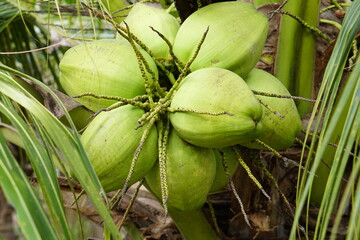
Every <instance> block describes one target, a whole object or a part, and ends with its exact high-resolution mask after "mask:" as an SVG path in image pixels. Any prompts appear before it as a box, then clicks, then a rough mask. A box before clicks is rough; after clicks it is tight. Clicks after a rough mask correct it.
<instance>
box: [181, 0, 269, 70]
mask: <svg viewBox="0 0 360 240" xmlns="http://www.w3.org/2000/svg"><path fill="white" fill-rule="evenodd" d="M207 27H209V32H208V34H207V36H206V38H205V41H204V43H203V45H202V46H201V49H200V52H199V54H198V56H197V57H196V59H195V61H194V62H193V63H192V65H191V67H190V68H191V70H193V71H194V70H197V69H201V68H205V67H219V68H225V69H228V70H231V71H233V72H235V73H237V74H239V75H240V76H242V77H244V76H246V74H248V72H249V71H250V70H251V69H252V68H253V67H254V66H255V64H256V63H257V62H258V60H259V58H260V55H261V52H262V50H263V48H264V45H265V41H266V37H267V33H268V29H269V24H268V20H267V18H266V17H265V15H263V14H262V13H259V12H257V11H256V9H255V8H254V6H253V5H252V4H250V3H247V2H238V1H234V2H220V3H213V4H210V5H207V6H205V7H203V8H200V9H199V10H197V11H196V12H194V13H193V14H191V15H190V16H189V17H188V18H187V19H186V20H185V21H184V23H183V24H182V25H181V27H180V29H179V31H178V33H177V35H176V38H175V42H174V53H175V55H176V56H177V57H178V58H179V59H180V60H181V61H183V62H188V61H189V60H190V59H191V58H192V57H193V55H194V52H195V50H196V48H197V46H198V44H199V42H200V39H201V38H202V36H203V34H204V32H205V30H206V29H207Z"/></svg>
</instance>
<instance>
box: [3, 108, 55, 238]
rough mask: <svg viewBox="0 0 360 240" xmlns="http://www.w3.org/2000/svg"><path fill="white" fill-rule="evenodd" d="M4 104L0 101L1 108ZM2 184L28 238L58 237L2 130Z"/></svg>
mask: <svg viewBox="0 0 360 240" xmlns="http://www.w3.org/2000/svg"><path fill="white" fill-rule="evenodd" d="M3 107H4V105H3V104H2V103H0V108H1V109H3ZM0 155H1V156H2V157H1V158H0V186H1V189H2V190H3V192H4V193H5V196H6V198H7V199H8V201H9V203H11V204H12V205H13V206H14V207H15V209H16V213H17V217H18V222H19V225H20V228H21V231H22V233H23V234H24V236H25V237H26V238H27V239H56V234H55V232H54V230H53V227H52V225H51V224H50V222H49V220H48V219H47V216H46V214H45V212H44V209H43V208H42V207H41V204H40V201H39V199H38V198H37V197H36V195H35V193H34V191H33V189H32V186H31V185H30V183H29V181H28V179H27V177H26V176H25V175H24V173H23V171H22V169H21V168H20V166H19V165H18V164H17V162H16V159H15V158H14V157H13V156H12V154H11V152H10V150H9V149H8V147H7V145H6V142H5V139H4V137H3V135H2V133H1V132H0Z"/></svg>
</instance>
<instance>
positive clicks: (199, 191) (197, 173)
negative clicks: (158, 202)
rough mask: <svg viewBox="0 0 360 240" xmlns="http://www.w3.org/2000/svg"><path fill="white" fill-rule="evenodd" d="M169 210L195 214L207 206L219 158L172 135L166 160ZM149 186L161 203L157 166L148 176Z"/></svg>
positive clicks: (210, 151) (212, 152) (174, 134)
mask: <svg viewBox="0 0 360 240" xmlns="http://www.w3.org/2000/svg"><path fill="white" fill-rule="evenodd" d="M166 173H167V186H168V191H169V192H168V193H169V195H168V202H167V206H168V208H169V209H174V210H178V211H193V210H195V209H200V208H201V206H202V205H203V204H204V203H205V202H206V199H207V195H208V193H209V190H210V187H211V185H212V183H213V181H214V177H215V174H216V158H215V153H214V151H213V150H212V149H207V148H200V147H196V146H194V145H191V144H189V143H187V142H185V141H184V140H182V139H181V138H180V137H179V136H178V135H177V134H176V132H175V131H171V132H170V136H169V142H168V146H167V160H166ZM145 180H146V183H147V186H148V187H149V188H150V191H151V192H152V193H154V195H155V196H156V197H157V198H159V199H161V185H160V170H159V164H158V163H156V164H155V165H154V168H153V169H152V170H151V171H150V172H149V173H148V174H147V175H146V176H145Z"/></svg>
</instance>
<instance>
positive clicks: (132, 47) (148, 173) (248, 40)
mask: <svg viewBox="0 0 360 240" xmlns="http://www.w3.org/2000/svg"><path fill="white" fill-rule="evenodd" d="M115 27H116V29H117V31H118V33H119V36H118V37H117V38H116V39H112V40H95V41H92V42H86V43H83V44H80V45H77V46H75V47H73V48H71V49H69V50H68V51H67V52H66V54H65V55H64V57H63V59H62V60H61V62H60V83H61V85H62V87H63V89H64V90H65V91H66V93H67V94H68V95H70V96H73V97H76V98H77V100H78V101H79V102H81V103H82V104H83V105H84V106H85V107H87V108H89V109H91V110H92V111H94V115H93V116H94V117H93V120H92V122H90V124H89V125H88V126H87V128H86V129H85V131H84V132H83V134H82V137H81V140H82V143H83V145H84V147H85V150H86V152H87V155H88V157H89V159H90V162H91V164H92V166H93V168H94V170H95V171H96V173H97V175H98V177H99V179H100V181H101V183H102V185H103V187H104V189H105V191H112V190H116V189H122V190H123V192H124V191H126V189H127V187H129V186H130V185H131V184H133V183H134V182H136V181H139V180H141V179H145V185H146V186H147V187H148V188H149V189H150V191H151V192H153V193H154V194H155V196H157V197H158V198H159V199H161V201H162V203H163V204H164V207H166V208H169V209H170V210H175V211H194V210H196V209H200V208H201V206H202V205H203V204H204V202H205V201H206V198H207V195H208V194H209V193H214V192H218V191H221V190H222V189H223V188H224V187H226V185H227V184H228V180H229V179H230V178H231V176H232V175H233V174H234V172H235V171H236V169H237V167H238V165H239V160H240V158H241V157H239V154H235V153H234V151H233V150H234V148H235V147H236V148H237V147H239V146H242V147H247V148H254V149H275V150H279V149H285V148H288V147H289V146H291V144H292V143H293V141H294V139H295V137H296V135H297V134H298V133H299V131H300V129H301V121H300V117H299V114H298V112H297V109H296V106H295V104H294V101H293V100H292V99H282V98H276V97H273V96H274V95H279V96H280V95H282V96H284V95H287V96H290V94H289V92H288V91H287V90H286V88H285V87H284V86H283V85H282V84H281V82H280V81H279V80H277V79H276V78H275V77H274V76H272V75H271V74H268V73H266V72H264V71H262V70H259V69H254V67H255V64H256V63H257V62H258V60H259V58H260V56H261V52H262V50H263V47H264V44H265V40H266V37H267V32H268V21H267V18H266V17H265V16H264V15H263V14H261V13H259V12H257V11H256V9H255V8H254V7H253V5H252V4H250V3H247V2H221V3H214V4H211V5H208V6H205V7H203V8H200V9H199V10H198V11H196V12H195V13H193V14H192V15H191V16H190V17H188V18H187V19H186V20H185V21H184V22H183V23H182V24H181V25H180V23H179V22H178V20H177V19H176V18H174V17H173V16H172V15H170V14H168V13H167V12H166V11H165V10H163V9H158V8H154V7H152V6H148V5H145V4H140V3H139V4H135V5H134V6H133V7H132V9H131V10H130V12H129V15H128V16H127V17H126V18H125V19H124V20H123V22H121V23H120V24H115ZM254 91H256V92H266V93H268V95H266V94H262V95H255V94H254ZM270 96H272V97H270ZM234 146H235V147H234Z"/></svg>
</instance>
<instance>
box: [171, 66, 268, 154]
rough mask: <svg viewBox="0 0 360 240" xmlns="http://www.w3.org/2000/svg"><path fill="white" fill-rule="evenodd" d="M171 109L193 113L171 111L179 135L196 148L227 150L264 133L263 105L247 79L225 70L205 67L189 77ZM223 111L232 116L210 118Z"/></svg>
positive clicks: (181, 87) (179, 90)
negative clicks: (245, 80)
mask: <svg viewBox="0 0 360 240" xmlns="http://www.w3.org/2000/svg"><path fill="white" fill-rule="evenodd" d="M170 107H171V109H172V110H176V109H182V108H184V109H187V110H191V111H193V112H189V111H187V112H178V111H175V112H172V113H171V114H170V120H171V123H172V125H173V126H174V128H175V129H176V131H177V132H178V134H179V136H180V137H181V138H183V139H184V140H185V141H187V142H189V143H192V144H194V145H196V146H200V147H207V148H224V147H229V146H233V145H236V144H240V143H244V142H250V141H251V140H254V139H256V138H257V137H258V136H260V135H261V134H262V130H263V126H262V122H261V117H262V106H261V104H260V103H259V101H258V100H257V98H256V97H255V95H254V94H253V93H252V91H251V90H250V88H249V87H248V86H247V84H246V83H245V82H244V80H243V79H242V78H241V77H239V76H238V75H237V74H235V73H233V72H231V71H229V70H226V69H221V68H204V69H200V70H197V71H195V72H192V73H191V74H189V75H188V76H187V77H186V78H185V79H183V82H182V83H181V85H180V88H179V89H178V91H177V92H176V93H175V94H174V97H173V99H172V102H171V105H170ZM196 111H198V112H196ZM199 111H202V113H201V112H199ZM204 111H205V112H208V114H206V113H204ZM221 112H227V113H230V114H231V115H229V114H221V115H216V116H215V115H210V113H212V114H215V113H221Z"/></svg>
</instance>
